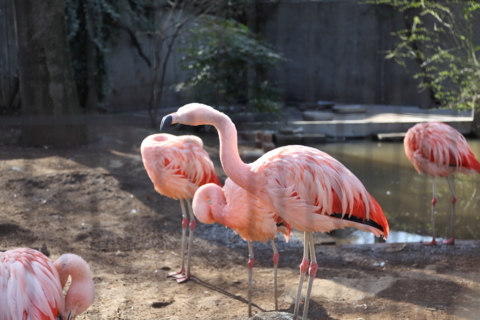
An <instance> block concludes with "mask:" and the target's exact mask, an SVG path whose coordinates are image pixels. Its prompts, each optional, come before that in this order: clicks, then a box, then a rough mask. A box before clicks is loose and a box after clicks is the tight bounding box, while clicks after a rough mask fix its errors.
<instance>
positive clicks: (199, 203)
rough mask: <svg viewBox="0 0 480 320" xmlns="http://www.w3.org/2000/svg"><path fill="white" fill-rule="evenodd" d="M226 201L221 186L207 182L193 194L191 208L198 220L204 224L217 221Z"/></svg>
mask: <svg viewBox="0 0 480 320" xmlns="http://www.w3.org/2000/svg"><path fill="white" fill-rule="evenodd" d="M225 205H226V201H225V196H224V194H223V190H222V188H221V187H219V186H218V185H216V184H214V183H207V184H205V185H203V186H201V187H200V188H198V189H197V191H196V192H195V195H194V196H193V201H192V209H193V213H194V214H195V216H196V217H197V219H198V221H200V222H202V223H206V224H212V223H215V222H219V221H218V218H219V217H221V212H223V207H225Z"/></svg>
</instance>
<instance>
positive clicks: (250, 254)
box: [248, 241, 255, 318]
mask: <svg viewBox="0 0 480 320" xmlns="http://www.w3.org/2000/svg"><path fill="white" fill-rule="evenodd" d="M254 263H255V257H254V255H253V246H252V241H248V317H249V318H250V317H251V316H252V279H253V264H254Z"/></svg>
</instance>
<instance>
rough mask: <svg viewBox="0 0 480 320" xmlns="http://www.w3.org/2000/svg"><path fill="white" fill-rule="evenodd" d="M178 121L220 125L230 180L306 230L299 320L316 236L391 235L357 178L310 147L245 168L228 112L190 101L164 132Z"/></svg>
mask: <svg viewBox="0 0 480 320" xmlns="http://www.w3.org/2000/svg"><path fill="white" fill-rule="evenodd" d="M174 123H182V124H186V125H193V126H196V125H202V124H209V125H213V126H214V127H216V128H217V130H218V132H219V137H220V160H221V161H222V166H223V169H224V170H225V173H226V174H227V175H228V177H229V178H230V179H232V181H233V182H235V183H236V184H237V185H239V186H240V187H241V188H243V189H245V190H246V191H247V192H249V193H250V194H252V195H253V196H255V197H257V199H258V200H259V201H260V202H261V203H262V205H264V206H265V207H266V208H267V209H268V210H269V211H271V212H273V213H274V214H276V215H278V216H280V217H281V218H282V219H283V220H285V221H286V222H287V223H288V224H290V225H291V226H292V227H293V228H295V229H298V230H300V231H304V232H305V241H304V250H303V260H302V263H301V265H300V281H299V284H298V290H297V298H296V302H295V309H294V318H295V319H296V317H297V314H298V307H299V300H300V295H301V290H302V283H303V279H304V276H305V273H306V270H307V268H308V263H309V261H308V255H309V252H310V258H311V264H310V268H309V275H310V279H309V282H308V287H307V294H306V297H305V306H304V310H303V319H307V314H308V306H309V301H310V293H311V289H312V284H313V280H314V278H315V275H316V271H317V268H318V265H317V262H316V256H315V248H314V243H313V236H312V232H318V231H320V232H328V231H331V230H333V229H338V228H344V227H346V226H348V227H355V228H357V229H360V230H364V231H369V232H372V233H373V234H375V235H376V236H381V235H383V236H384V237H385V238H386V237H387V235H388V232H389V226H388V222H387V219H386V218H385V216H384V214H383V212H382V209H381V208H380V206H379V205H378V203H377V202H376V201H375V199H374V198H373V197H372V196H371V195H370V194H369V193H368V192H367V190H366V189H365V187H364V186H363V185H362V183H361V182H360V181H359V180H358V178H357V177H355V175H353V174H352V173H351V172H350V171H349V170H348V169H347V168H345V167H344V166H343V165H342V164H341V163H340V162H338V161H337V160H335V159H334V158H332V157H331V156H329V155H328V154H326V153H324V152H322V151H320V150H317V149H314V148H310V147H305V146H287V147H281V148H277V149H274V150H272V151H270V152H267V153H266V154H264V155H263V156H262V157H260V158H259V159H258V160H257V161H255V162H253V163H251V164H245V163H244V162H243V161H242V160H241V159H240V156H239V154H238V148H237V130H236V128H235V125H234V124H233V122H232V121H231V120H230V118H229V117H228V116H226V115H225V114H223V113H221V112H219V111H217V110H215V109H213V108H211V107H209V106H206V105H203V104H198V103H191V104H187V105H185V106H183V107H181V108H180V109H178V111H177V112H174V113H172V114H170V115H167V116H165V117H164V118H163V120H162V124H161V126H160V130H163V129H164V128H165V127H167V126H168V125H169V124H174Z"/></svg>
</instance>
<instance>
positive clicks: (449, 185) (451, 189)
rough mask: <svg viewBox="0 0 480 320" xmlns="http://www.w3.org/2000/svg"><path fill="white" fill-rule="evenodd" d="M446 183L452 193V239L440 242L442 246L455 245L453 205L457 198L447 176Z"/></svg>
mask: <svg viewBox="0 0 480 320" xmlns="http://www.w3.org/2000/svg"><path fill="white" fill-rule="evenodd" d="M447 181H448V187H449V188H450V192H451V193H452V218H451V221H450V228H451V232H452V237H451V238H450V239H448V240H443V241H442V242H443V243H444V244H455V233H454V221H455V203H456V202H457V197H456V196H455V191H453V186H452V183H451V181H450V178H449V177H448V176H447Z"/></svg>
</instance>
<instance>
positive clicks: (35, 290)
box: [0, 249, 64, 320]
mask: <svg viewBox="0 0 480 320" xmlns="http://www.w3.org/2000/svg"><path fill="white" fill-rule="evenodd" d="M63 307H64V300H63V293H62V288H61V287H60V282H59V280H58V273H57V271H56V269H55V267H54V266H53V264H52V263H51V262H50V260H49V259H48V258H47V257H45V256H44V255H43V254H42V253H40V252H38V251H36V250H32V249H15V250H10V251H6V252H4V253H0V320H20V319H21V320H23V319H40V320H54V319H56V317H57V316H58V315H59V314H60V312H61V310H63Z"/></svg>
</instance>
